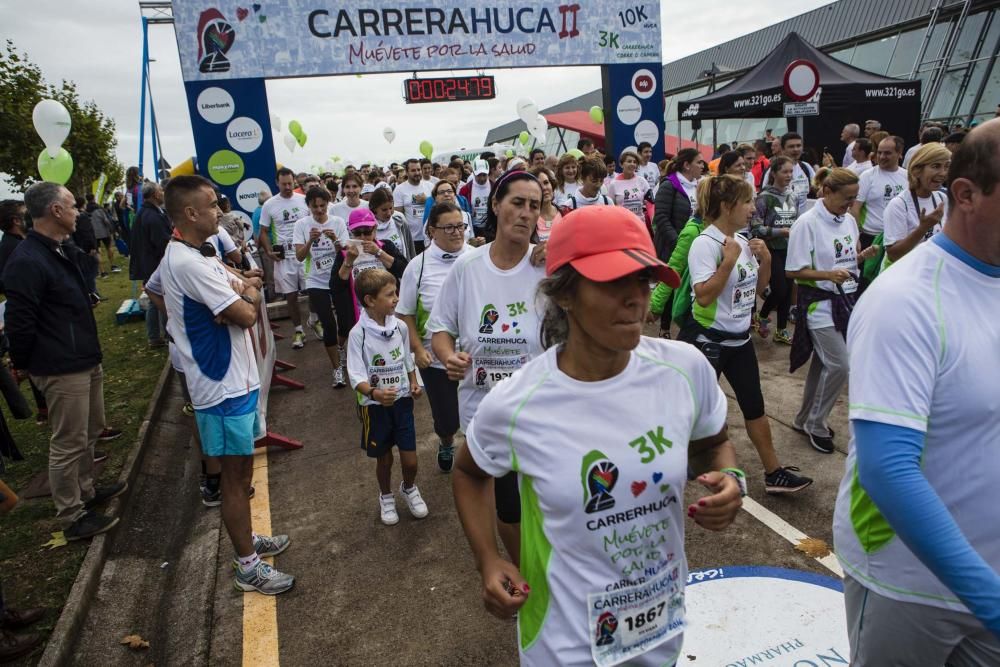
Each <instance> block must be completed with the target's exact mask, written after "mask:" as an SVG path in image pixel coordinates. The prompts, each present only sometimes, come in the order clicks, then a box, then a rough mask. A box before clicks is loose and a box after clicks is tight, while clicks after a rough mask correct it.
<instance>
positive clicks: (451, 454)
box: [438, 442, 455, 472]
mask: <svg viewBox="0 0 1000 667" xmlns="http://www.w3.org/2000/svg"><path fill="white" fill-rule="evenodd" d="M454 463H455V446H454V445H446V444H444V443H443V442H442V443H441V444H440V445H438V468H440V469H441V472H451V467H452V466H453V465H454Z"/></svg>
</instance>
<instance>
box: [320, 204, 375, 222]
mask: <svg viewBox="0 0 1000 667" xmlns="http://www.w3.org/2000/svg"><path fill="white" fill-rule="evenodd" d="M359 208H368V202H366V201H365V200H364V199H362V200H360V201H359V202H358V205H357V206H355V207H354V208H351V207H350V206H348V204H347V200H346V199H342V200H340V201H339V202H337V203H336V204H330V207H329V211H330V215H331V216H333V217H336V218H340V219H341V220H343V221H344V224H347V221H348V220H350V219H351V211H356V210H358V209H359Z"/></svg>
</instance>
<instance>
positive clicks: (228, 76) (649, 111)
mask: <svg viewBox="0 0 1000 667" xmlns="http://www.w3.org/2000/svg"><path fill="white" fill-rule="evenodd" d="M443 5H446V6H443ZM173 18H174V29H175V32H176V35H177V48H178V51H179V52H180V60H181V71H182V73H183V77H184V86H185V89H186V91H187V98H188V111H189V113H190V115H191V127H192V129H193V131H194V141H195V151H196V153H197V158H198V165H199V170H200V171H201V173H202V174H204V175H205V176H207V177H208V178H210V179H211V180H212V181H213V182H214V183H216V184H217V185H218V186H219V188H220V190H221V191H222V192H223V193H224V194H226V195H227V196H228V197H230V199H231V201H234V202H235V205H234V207H233V210H234V211H241V212H244V213H246V212H252V211H254V210H255V209H256V208H257V193H259V192H260V190H261V189H267V190H268V191H270V190H271V187H270V185H271V183H273V181H274V170H275V155H274V144H273V139H272V135H271V123H270V120H269V113H268V105H267V92H266V88H265V85H264V82H265V80H266V79H276V78H295V77H308V76H327V75H338V74H339V75H342V74H376V73H386V72H422V71H433V70H484V69H494V68H511V67H563V66H578V65H600V66H601V68H602V81H603V84H604V110H605V113H604V115H605V136H606V137H607V139H608V141H607V146H608V148H609V150H610V151H612V154H614V155H616V156H617V155H618V154H619V153H620V152H621V151H622V150H624V149H625V148H626V147H629V146H636V145H638V144H639V143H640V142H643V141H648V142H649V143H651V144H652V145H653V147H654V153H653V159H654V160H659V159H662V157H663V129H664V120H663V117H664V116H663V110H664V109H663V81H662V79H663V75H662V71H663V66H662V64H661V55H660V5H659V2H658V1H653V2H649V1H647V2H642V1H637V0H562V2H560V1H559V0H556V1H553V2H544V1H540V0H535V1H534V2H533V1H532V0H527V1H525V0H453V1H452V2H448V3H439V2H434V1H433V0H379V2H371V3H368V2H364V1H363V0H362V1H351V2H330V1H324V0H282V1H281V2H276V1H267V0H256V1H254V0H173ZM368 118H371V114H370V112H369V111H368V110H366V109H364V108H363V107H362V108H359V110H358V119H359V122H362V123H364V122H367V120H366V119H368ZM373 122H376V123H377V122H378V121H377V120H373ZM414 152H416V151H414Z"/></svg>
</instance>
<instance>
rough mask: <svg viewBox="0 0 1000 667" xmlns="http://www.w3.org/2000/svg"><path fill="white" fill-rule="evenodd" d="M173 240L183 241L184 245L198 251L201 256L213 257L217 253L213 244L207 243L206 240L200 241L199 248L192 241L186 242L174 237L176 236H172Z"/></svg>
mask: <svg viewBox="0 0 1000 667" xmlns="http://www.w3.org/2000/svg"><path fill="white" fill-rule="evenodd" d="M174 240H175V241H179V242H181V243H183V244H184V245H186V246H187V247H189V248H193V249H195V250H197V251H198V252H199V253H201V256H202V257H215V256H216V255H217V254H218V253H217V252H216V251H215V246H214V245H212V244H211V243H209V242H208V241H205V242H204V243H202V244H201V247H200V248H199V247H196V246H195V245H194V244H193V243H188V242H187V241H185V240H184V239H182V238H179V237H176V236H175V237H174Z"/></svg>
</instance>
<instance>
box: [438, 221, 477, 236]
mask: <svg viewBox="0 0 1000 667" xmlns="http://www.w3.org/2000/svg"><path fill="white" fill-rule="evenodd" d="M468 227H469V226H468V225H467V224H465V223H464V222H463V223H462V224H460V225H442V226H438V225H431V229H440V230H441V231H442V232H444V233H445V234H455V233H457V232H464V231H465V230H466V229H467V228H468Z"/></svg>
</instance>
